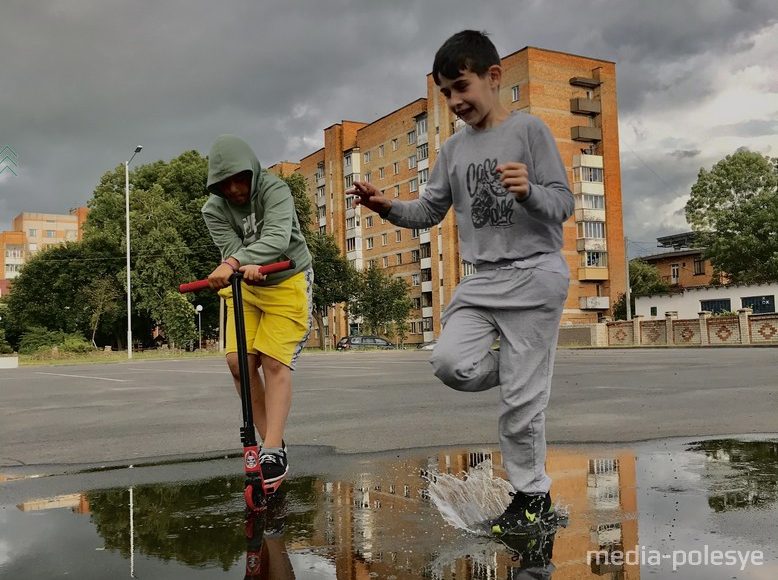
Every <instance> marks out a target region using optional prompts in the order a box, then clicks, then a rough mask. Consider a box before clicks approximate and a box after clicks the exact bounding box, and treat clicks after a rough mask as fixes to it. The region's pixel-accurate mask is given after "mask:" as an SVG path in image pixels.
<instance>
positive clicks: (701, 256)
mask: <svg viewBox="0 0 778 580" xmlns="http://www.w3.org/2000/svg"><path fill="white" fill-rule="evenodd" d="M656 241H657V246H659V247H660V248H668V249H672V251H666V252H663V253H658V254H653V255H651V256H641V257H640V258H639V259H640V260H642V261H643V262H647V263H649V264H651V265H652V266H654V267H656V269H657V270H659V275H660V276H661V277H662V280H664V281H665V282H667V283H668V284H669V285H670V286H672V287H675V288H699V287H702V286H709V285H710V284H711V282H712V280H713V264H712V263H711V261H710V259H708V258H706V257H705V249H704V248H700V247H698V246H696V244H695V238H694V232H684V233H681V234H673V235H670V236H663V237H661V238H657V239H656ZM718 282H719V283H720V284H726V283H727V282H728V278H727V276H726V275H724V274H719V280H718Z"/></svg>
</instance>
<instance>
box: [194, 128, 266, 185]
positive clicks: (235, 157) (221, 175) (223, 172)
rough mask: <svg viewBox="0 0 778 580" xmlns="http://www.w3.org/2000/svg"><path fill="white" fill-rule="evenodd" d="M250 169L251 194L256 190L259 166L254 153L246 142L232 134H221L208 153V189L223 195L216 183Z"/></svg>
mask: <svg viewBox="0 0 778 580" xmlns="http://www.w3.org/2000/svg"><path fill="white" fill-rule="evenodd" d="M242 171H251V175H252V178H251V195H252V197H253V195H254V192H255V191H256V190H257V183H258V182H259V178H260V173H261V167H260V165H259V160H258V159H257V156H256V154H255V153H254V151H253V150H252V149H251V147H250V146H249V144H248V143H246V142H245V141H244V140H243V139H241V138H239V137H235V136H234V135H221V136H220V137H218V138H217V139H216V141H214V143H213V145H212V146H211V151H210V152H209V153H208V182H207V185H206V187H207V188H208V191H209V192H210V193H212V194H214V195H218V196H219V197H224V196H223V195H222V192H221V191H220V189H219V188H218V187H216V185H217V184H218V183H219V182H220V181H224V180H225V179H227V178H228V177H231V176H233V175H236V174H238V173H241V172H242Z"/></svg>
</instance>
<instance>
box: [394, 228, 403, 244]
mask: <svg viewBox="0 0 778 580" xmlns="http://www.w3.org/2000/svg"><path fill="white" fill-rule="evenodd" d="M394 241H395V242H402V241H403V231H402V230H395V232H394Z"/></svg>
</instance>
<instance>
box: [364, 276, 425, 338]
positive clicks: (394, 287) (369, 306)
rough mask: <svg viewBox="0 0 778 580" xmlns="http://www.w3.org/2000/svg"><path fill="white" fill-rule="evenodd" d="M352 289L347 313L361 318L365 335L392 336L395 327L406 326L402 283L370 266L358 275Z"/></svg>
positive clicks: (408, 303)
mask: <svg viewBox="0 0 778 580" xmlns="http://www.w3.org/2000/svg"><path fill="white" fill-rule="evenodd" d="M355 287H356V288H355V290H356V291H355V293H354V297H353V299H352V301H351V302H350V303H349V310H350V313H351V314H352V315H353V316H357V317H361V318H362V326H363V328H364V329H365V331H366V332H367V333H369V334H392V331H393V328H394V327H395V325H400V326H402V325H403V324H407V320H408V314H409V312H410V308H411V301H410V299H409V297H408V285H407V283H406V282H405V280H403V279H401V278H394V277H392V276H389V275H388V274H386V273H384V271H383V270H379V269H378V268H372V267H371V268H368V269H367V270H363V271H362V272H360V273H359V274H358V276H357V279H356V284H355ZM381 331H384V332H381Z"/></svg>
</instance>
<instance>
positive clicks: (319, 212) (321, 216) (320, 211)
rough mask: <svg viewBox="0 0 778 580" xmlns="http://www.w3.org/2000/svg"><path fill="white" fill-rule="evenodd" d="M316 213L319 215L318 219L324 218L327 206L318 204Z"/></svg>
mask: <svg viewBox="0 0 778 580" xmlns="http://www.w3.org/2000/svg"><path fill="white" fill-rule="evenodd" d="M318 215H319V219H320V220H321V219H324V218H326V217H327V208H326V207H324V206H323V205H320V206H319V211H318Z"/></svg>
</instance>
